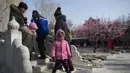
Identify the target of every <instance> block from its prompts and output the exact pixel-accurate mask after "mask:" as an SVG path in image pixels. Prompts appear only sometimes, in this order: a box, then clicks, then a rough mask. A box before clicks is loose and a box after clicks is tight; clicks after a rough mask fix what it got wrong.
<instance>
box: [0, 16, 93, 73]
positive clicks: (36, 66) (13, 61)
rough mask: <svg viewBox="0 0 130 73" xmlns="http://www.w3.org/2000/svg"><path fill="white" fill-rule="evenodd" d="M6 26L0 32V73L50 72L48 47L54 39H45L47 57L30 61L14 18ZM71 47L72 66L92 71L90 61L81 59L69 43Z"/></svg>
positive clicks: (51, 65) (50, 63) (50, 64)
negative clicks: (6, 28)
mask: <svg viewBox="0 0 130 73" xmlns="http://www.w3.org/2000/svg"><path fill="white" fill-rule="evenodd" d="M8 26H9V28H8V30H6V31H5V32H3V33H1V34H2V35H1V36H0V73H43V72H44V73H50V71H51V70H52V67H53V65H54V63H53V62H51V61H50V47H51V43H52V41H53V40H54V39H53V37H51V36H48V37H47V39H46V41H45V45H46V48H47V56H48V59H47V60H34V61H30V60H29V59H30V55H29V50H28V48H27V47H26V46H24V45H22V34H21V32H20V31H19V30H18V29H19V24H18V23H17V22H16V21H15V18H13V19H12V20H11V21H10V22H9V23H8ZM71 48H72V53H73V55H72V56H73V57H72V62H73V65H74V67H75V68H81V69H83V70H84V72H86V71H87V73H92V65H91V63H90V62H89V61H83V60H82V57H81V56H80V53H79V52H78V51H77V48H76V47H75V46H74V45H71ZM88 71H89V72H88ZM60 73H65V72H60ZM75 73H76V72H75Z"/></svg>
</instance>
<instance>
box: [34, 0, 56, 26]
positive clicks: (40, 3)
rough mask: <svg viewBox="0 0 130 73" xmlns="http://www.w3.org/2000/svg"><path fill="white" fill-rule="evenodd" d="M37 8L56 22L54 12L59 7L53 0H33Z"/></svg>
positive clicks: (47, 17) (51, 20) (49, 19)
mask: <svg viewBox="0 0 130 73" xmlns="http://www.w3.org/2000/svg"><path fill="white" fill-rule="evenodd" d="M33 2H34V5H35V7H36V9H37V10H38V11H39V12H40V13H41V15H42V16H44V17H45V18H46V19H47V20H48V21H49V22H51V23H53V24H54V22H55V18H54V12H55V10H56V8H57V6H58V5H57V4H55V3H53V2H51V0H33Z"/></svg>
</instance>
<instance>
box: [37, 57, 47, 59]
mask: <svg viewBox="0 0 130 73" xmlns="http://www.w3.org/2000/svg"><path fill="white" fill-rule="evenodd" d="M38 59H46V57H38Z"/></svg>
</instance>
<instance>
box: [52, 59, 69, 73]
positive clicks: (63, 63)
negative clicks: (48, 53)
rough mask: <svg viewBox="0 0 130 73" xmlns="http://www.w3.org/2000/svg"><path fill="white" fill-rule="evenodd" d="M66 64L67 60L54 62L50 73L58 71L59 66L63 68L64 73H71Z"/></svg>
mask: <svg viewBox="0 0 130 73" xmlns="http://www.w3.org/2000/svg"><path fill="white" fill-rule="evenodd" d="M68 64H69V63H68V60H56V62H55V66H54V67H53V70H52V73H56V71H57V70H58V69H59V67H61V65H62V66H63V67H64V68H65V71H66V73H71V71H70V69H69V65H68Z"/></svg>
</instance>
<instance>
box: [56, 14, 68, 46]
mask: <svg viewBox="0 0 130 73" xmlns="http://www.w3.org/2000/svg"><path fill="white" fill-rule="evenodd" d="M59 29H62V30H63V31H64V32H65V40H66V41H67V42H68V43H69V44H70V32H69V29H68V25H67V23H66V16H65V15H61V16H59V17H58V18H57V19H56V24H55V35H56V31H57V30H59Z"/></svg>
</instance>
